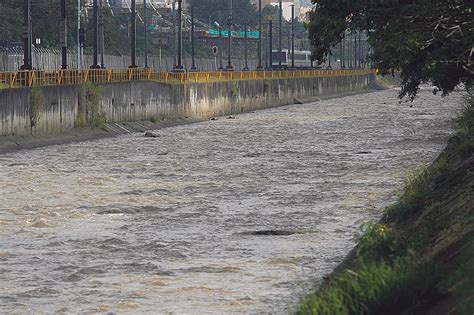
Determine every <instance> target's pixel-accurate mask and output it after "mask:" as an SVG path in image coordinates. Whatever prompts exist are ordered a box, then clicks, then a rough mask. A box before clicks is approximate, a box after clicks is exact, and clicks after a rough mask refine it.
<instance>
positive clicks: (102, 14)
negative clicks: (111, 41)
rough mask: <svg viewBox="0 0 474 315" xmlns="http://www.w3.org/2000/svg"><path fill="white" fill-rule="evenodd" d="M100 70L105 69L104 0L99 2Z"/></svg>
mask: <svg viewBox="0 0 474 315" xmlns="http://www.w3.org/2000/svg"><path fill="white" fill-rule="evenodd" d="M99 29H100V68H101V69H105V63H104V50H105V38H104V0H100V23H99Z"/></svg>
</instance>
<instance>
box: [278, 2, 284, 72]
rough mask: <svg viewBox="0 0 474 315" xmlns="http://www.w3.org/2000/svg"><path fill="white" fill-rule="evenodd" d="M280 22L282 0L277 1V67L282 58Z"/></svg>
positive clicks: (281, 19) (281, 18)
mask: <svg viewBox="0 0 474 315" xmlns="http://www.w3.org/2000/svg"><path fill="white" fill-rule="evenodd" d="M282 23H283V4H282V0H279V1H278V67H280V68H281V64H282V60H281V51H282V50H281V49H282V47H281V43H282V37H283V35H282V33H283V29H282Z"/></svg>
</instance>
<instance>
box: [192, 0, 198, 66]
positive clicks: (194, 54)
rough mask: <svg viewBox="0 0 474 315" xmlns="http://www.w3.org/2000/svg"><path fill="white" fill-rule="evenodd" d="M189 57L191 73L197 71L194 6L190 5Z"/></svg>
mask: <svg viewBox="0 0 474 315" xmlns="http://www.w3.org/2000/svg"><path fill="white" fill-rule="evenodd" d="M191 57H192V58H191V71H197V68H196V53H195V36H194V5H191Z"/></svg>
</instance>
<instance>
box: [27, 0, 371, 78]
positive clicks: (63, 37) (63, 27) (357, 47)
mask: <svg viewBox="0 0 474 315" xmlns="http://www.w3.org/2000/svg"><path fill="white" fill-rule="evenodd" d="M98 1H100V12H101V16H100V18H99V8H98ZM102 1H103V0H93V25H94V33H93V64H92V65H91V69H99V68H105V65H104V33H103V15H102V11H103V8H102ZM228 1H229V2H228V3H229V8H228V10H229V14H228V18H227V26H228V31H227V66H226V67H225V69H224V70H227V71H233V70H234V67H233V65H232V26H233V4H232V0H228ZM175 2H176V3H177V6H178V7H177V10H176V11H177V12H176V13H177V14H176V23H175V24H177V28H178V30H177V45H176V46H177V47H176V60H175V62H176V63H175V66H174V67H173V70H174V71H178V72H182V71H185V68H184V66H183V65H182V53H183V47H182V40H183V38H182V9H183V8H182V2H183V0H175ZM143 5H144V24H145V67H148V43H147V36H148V21H147V0H143ZM173 5H174V3H173ZM278 8H279V14H278V19H279V21H278V35H279V36H278V66H279V67H282V20H283V8H282V0H279V2H278ZM130 9H131V14H130V23H131V64H130V68H136V67H137V64H136V14H137V13H136V0H131V8H130ZM79 10H80V2H79V1H78V50H80V46H81V45H80V40H79V38H80V36H79V34H80V30H81V29H80V27H79V26H80V17H79ZM294 10H295V7H294V5H292V6H291V67H292V68H294V66H295V60H294V51H295V43H294V39H295V29H294V20H295V15H294V14H295V12H294ZM258 11H259V25H258V29H259V34H258V52H257V54H258V56H257V62H258V63H257V70H263V65H262V50H263V45H262V31H263V29H262V24H263V23H262V22H263V17H262V0H259V1H258ZM99 20H100V21H99ZM194 26H195V25H194V8H193V7H191V45H192V66H191V70H192V71H196V70H197V68H196V64H195V34H194ZM99 27H100V30H99ZM247 27H248V26H247V21H245V36H244V37H245V39H244V41H245V42H244V45H245V48H244V49H245V67H244V69H245V70H247V69H248V61H247V58H248V55H247V40H248V37H247ZM218 28H219V38H221V31H222V25H221V24H219V25H218ZM31 30H32V29H31V9H30V0H24V25H23V48H24V57H23V65H22V66H21V69H22V70H30V69H32V68H33V66H32V58H31V56H32V49H31V47H32V45H31V44H32V31H31ZM99 32H100V35H101V36H100V41H101V43H100V46H101V49H100V51H101V64H100V65H99V64H98V53H99ZM59 39H60V45H61V55H62V58H61V61H62V62H61V68H62V69H67V67H68V64H67V17H66V0H61V20H60V30H59ZM357 41H358V42H357ZM350 42H351V40H350V39H349V43H350ZM353 43H354V44H353V50H352V51H351V49H350V48H349V49H348V52H349V54H351V55H353V56H351V57H353V59H352V60H353V66H354V67H360V66H361V60H360V56H361V52H362V48H361V38H360V35H359V38H358V39H357V36H355V38H354V42H353ZM269 45H270V47H269V60H270V64H269V66H270V67H273V56H272V55H273V54H272V51H273V47H272V45H273V26H272V20H270V21H269ZM344 47H345V40H344V38H343V39H342V41H341V45H340V48H341V49H340V50H341V66H342V67H345V63H344V59H346V58H344V57H345V56H344V55H345V53H344V50H345V49H344ZM352 52H353V54H352ZM357 55H359V59H358V56H357ZM220 56H222V52H220ZM80 59H81V58H80V53H79V52H78V56H77V62H78V65H77V66H78V68H80V64H79V62H80ZM349 61H351V60H350V59H349ZM351 63H352V62H351ZM220 68H221V69H222V68H223V67H222V64H221V67H220Z"/></svg>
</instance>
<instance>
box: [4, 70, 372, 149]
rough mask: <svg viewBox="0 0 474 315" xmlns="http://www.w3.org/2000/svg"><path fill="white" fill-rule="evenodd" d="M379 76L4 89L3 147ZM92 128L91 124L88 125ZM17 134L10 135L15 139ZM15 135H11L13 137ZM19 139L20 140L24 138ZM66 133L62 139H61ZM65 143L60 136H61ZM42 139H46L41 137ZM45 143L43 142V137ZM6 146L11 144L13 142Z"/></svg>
mask: <svg viewBox="0 0 474 315" xmlns="http://www.w3.org/2000/svg"><path fill="white" fill-rule="evenodd" d="M374 82H375V76H374V75H373V74H369V75H353V76H335V77H321V78H287V79H268V80H254V81H228V82H212V83H195V84H162V83H157V82H151V81H133V82H123V83H112V84H101V85H97V86H93V85H88V86H79V85H77V86H49V87H38V88H32V89H31V88H22V89H4V90H0V115H1V120H0V138H3V139H0V146H2V145H1V143H3V144H4V145H3V147H5V146H6V144H5V143H6V142H9V144H8V145H9V146H13V147H15V146H18V145H19V143H20V142H25V141H24V140H22V139H23V138H25V139H27V142H28V143H30V144H31V143H34V142H35V141H36V140H35V139H36V137H33V138H31V135H35V136H39V137H38V139H41V137H43V140H45V138H44V136H45V135H50V134H63V133H68V137H67V138H81V137H82V138H90V137H92V135H91V132H90V131H83V132H81V131H78V130H76V131H75V132H71V130H73V129H75V128H76V129H77V128H79V127H90V126H95V127H101V128H102V131H98V132H97V134H98V135H99V136H100V135H102V134H103V133H104V132H105V133H112V134H115V133H124V132H129V131H135V130H141V129H143V128H147V127H153V126H155V125H156V124H146V123H145V124H128V125H124V126H122V125H121V124H122V123H124V122H138V121H151V122H154V123H156V122H158V121H162V120H179V119H190V120H191V121H194V120H196V119H198V120H199V119H204V118H208V117H212V116H221V115H228V114H236V113H242V112H248V111H251V110H257V109H264V108H269V107H275V106H281V105H288V104H292V103H293V102H294V101H295V99H304V100H307V99H317V98H319V97H324V96H329V95H343V94H346V93H350V92H356V91H364V90H367V89H370V88H371V86H372V84H373V83H374ZM89 129H90V128H89ZM12 136H13V137H15V138H11V137H12ZM8 137H10V138H8ZM19 137H20V138H19ZM60 138H61V137H58V139H60ZM58 141H60V140H58ZM40 142H41V141H40ZM43 142H44V141H43ZM8 145H7V146H8Z"/></svg>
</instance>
